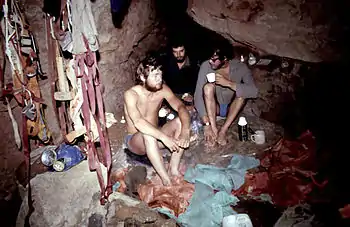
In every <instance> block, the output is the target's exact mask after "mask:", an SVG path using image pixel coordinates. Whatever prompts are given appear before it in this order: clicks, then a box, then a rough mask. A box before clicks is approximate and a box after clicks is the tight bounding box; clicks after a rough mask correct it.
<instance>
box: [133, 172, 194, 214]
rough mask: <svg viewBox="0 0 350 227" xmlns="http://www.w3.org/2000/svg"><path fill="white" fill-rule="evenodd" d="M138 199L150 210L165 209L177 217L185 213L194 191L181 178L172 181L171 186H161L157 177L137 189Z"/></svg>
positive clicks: (192, 186)
mask: <svg viewBox="0 0 350 227" xmlns="http://www.w3.org/2000/svg"><path fill="white" fill-rule="evenodd" d="M137 191H138V194H139V196H140V199H141V200H142V201H144V202H146V203H147V204H148V206H149V207H152V208H157V207H158V208H159V207H162V208H166V209H169V210H171V211H173V215H175V216H178V215H179V214H181V213H183V212H185V210H186V208H187V206H188V205H189V200H190V199H191V197H192V194H193V191H194V185H193V184H191V183H188V182H186V181H184V179H183V177H182V176H181V177H175V178H173V179H172V186H163V184H162V181H161V180H160V178H159V176H155V177H153V178H152V179H151V180H150V181H148V182H147V183H146V184H142V185H140V186H139V187H138V190H137Z"/></svg>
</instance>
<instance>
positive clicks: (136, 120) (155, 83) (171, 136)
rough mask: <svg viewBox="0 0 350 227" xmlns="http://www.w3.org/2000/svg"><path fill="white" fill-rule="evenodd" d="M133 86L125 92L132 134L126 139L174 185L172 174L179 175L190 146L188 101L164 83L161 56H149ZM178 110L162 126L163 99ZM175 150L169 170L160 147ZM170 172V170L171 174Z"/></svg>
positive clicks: (166, 181)
mask: <svg viewBox="0 0 350 227" xmlns="http://www.w3.org/2000/svg"><path fill="white" fill-rule="evenodd" d="M136 80H137V82H138V85H136V86H133V87H132V88H130V89H129V90H127V91H126V92H125V94H124V101H125V104H124V112H125V119H126V122H127V130H128V135H127V136H126V138H125V143H126V145H127V146H128V149H129V150H130V151H131V152H133V153H135V154H137V155H147V157H148V159H149V160H150V161H151V163H152V165H153V167H154V169H155V170H156V171H157V173H158V174H159V176H160V178H161V179H162V182H163V184H164V185H170V184H171V181H170V176H169V174H171V175H173V176H177V175H179V165H180V159H181V156H182V154H183V152H184V149H185V148H188V146H189V139H190V115H189V113H188V111H187V109H186V107H185V105H184V104H183V103H182V102H181V101H180V100H179V99H178V98H177V97H176V96H175V95H174V93H173V92H172V91H171V90H170V88H169V87H168V86H166V85H165V84H163V79H162V71H161V69H160V65H159V62H158V59H156V58H155V57H153V56H148V57H147V58H146V59H145V60H144V61H143V62H142V63H141V64H140V66H139V67H138V69H137V75H136ZM164 99H165V100H166V101H167V102H168V103H169V104H170V106H171V107H172V108H173V109H174V110H175V111H177V112H178V115H179V117H177V118H175V119H173V120H171V121H169V122H167V123H166V124H165V125H164V126H163V127H162V128H158V112H159V109H160V107H161V104H162V102H163V100H164ZM164 147H167V148H168V149H169V150H170V152H172V155H171V159H170V165H169V169H168V171H167V170H166V168H165V166H164V163H163V158H162V155H161V154H160V149H163V148H164ZM168 173H169V174H168Z"/></svg>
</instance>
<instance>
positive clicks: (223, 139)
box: [217, 132, 227, 146]
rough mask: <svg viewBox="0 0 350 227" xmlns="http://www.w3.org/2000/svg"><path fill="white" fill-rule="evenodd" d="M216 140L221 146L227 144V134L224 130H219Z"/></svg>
mask: <svg viewBox="0 0 350 227" xmlns="http://www.w3.org/2000/svg"><path fill="white" fill-rule="evenodd" d="M217 142H218V144H220V145H221V146H225V145H226V144H227V136H226V133H225V132H219V134H218V137H217Z"/></svg>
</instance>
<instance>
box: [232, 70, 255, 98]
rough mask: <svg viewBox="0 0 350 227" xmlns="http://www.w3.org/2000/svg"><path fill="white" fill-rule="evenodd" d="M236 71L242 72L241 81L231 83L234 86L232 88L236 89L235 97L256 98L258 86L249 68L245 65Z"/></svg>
mask: <svg viewBox="0 0 350 227" xmlns="http://www.w3.org/2000/svg"><path fill="white" fill-rule="evenodd" d="M237 73H241V74H242V81H239V82H238V83H233V84H232V85H231V86H232V88H234V89H233V90H235V91H236V95H237V97H241V98H245V99H247V98H256V97H257V96H258V88H257V87H256V85H255V82H254V79H253V76H252V72H251V70H250V69H248V67H246V66H245V67H244V68H242V69H241V70H240V71H238V72H237ZM232 88H231V89H232Z"/></svg>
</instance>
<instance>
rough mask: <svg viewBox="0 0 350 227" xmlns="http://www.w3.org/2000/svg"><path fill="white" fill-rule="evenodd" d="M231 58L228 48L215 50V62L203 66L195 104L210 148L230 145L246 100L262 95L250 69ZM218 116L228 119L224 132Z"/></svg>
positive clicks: (213, 59) (208, 62) (211, 59)
mask: <svg viewBox="0 0 350 227" xmlns="http://www.w3.org/2000/svg"><path fill="white" fill-rule="evenodd" d="M229 56H230V53H229V51H228V48H227V47H226V48H225V47H216V48H214V51H213V54H212V56H211V58H210V59H209V60H207V61H204V62H203V63H202V65H201V67H200V70H199V73H198V79H197V85H196V91H195V95H194V101H195V107H196V109H197V111H198V113H199V115H200V117H201V119H202V121H203V124H204V136H205V140H206V141H207V142H208V143H209V145H215V142H218V144H220V145H225V144H226V143H227V135H226V134H227V131H228V129H229V127H230V125H231V124H232V122H233V121H234V120H235V118H236V117H237V115H238V113H239V111H240V110H241V109H242V107H243V105H244V102H245V99H247V98H256V97H257V94H258V89H257V87H256V86H255V83H254V80H253V77H252V73H251V71H250V70H249V68H248V67H247V66H246V65H245V64H244V63H241V62H240V61H238V60H236V59H231V60H230V57H229ZM213 73H214V74H215V76H214V75H213ZM208 74H209V75H208ZM217 115H220V116H221V117H226V120H225V123H224V125H223V126H222V127H221V128H220V129H218V128H217V125H216V116H217Z"/></svg>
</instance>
